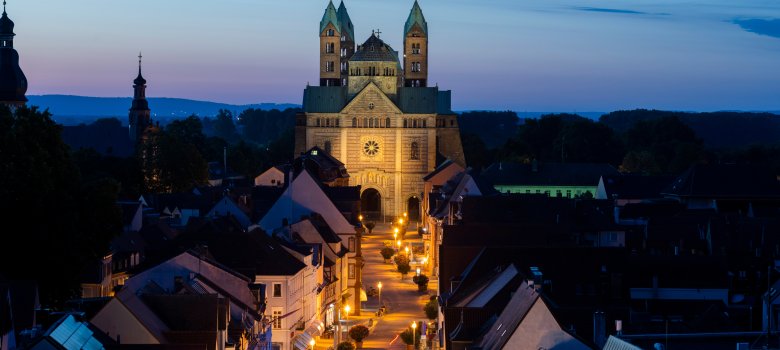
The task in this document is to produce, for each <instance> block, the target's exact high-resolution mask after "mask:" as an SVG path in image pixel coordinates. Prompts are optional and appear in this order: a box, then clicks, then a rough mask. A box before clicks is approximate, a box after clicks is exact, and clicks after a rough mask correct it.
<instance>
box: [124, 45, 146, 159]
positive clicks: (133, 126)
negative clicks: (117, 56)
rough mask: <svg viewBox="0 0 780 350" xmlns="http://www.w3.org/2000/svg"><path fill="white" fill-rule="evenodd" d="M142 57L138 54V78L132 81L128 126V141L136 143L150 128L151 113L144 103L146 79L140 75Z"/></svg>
mask: <svg viewBox="0 0 780 350" xmlns="http://www.w3.org/2000/svg"><path fill="white" fill-rule="evenodd" d="M142 58H143V56H142V55H141V53H140V52H139V53H138V76H137V77H136V78H135V80H133V104H132V106H131V107H130V114H129V123H128V124H129V126H130V139H131V140H133V141H134V142H136V143H138V142H139V141H140V140H141V137H142V136H143V134H144V131H146V128H148V127H149V126H151V124H152V120H151V111H150V110H149V102H148V101H146V79H144V77H143V75H141V59H142Z"/></svg>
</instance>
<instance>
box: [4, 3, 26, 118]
mask: <svg viewBox="0 0 780 350" xmlns="http://www.w3.org/2000/svg"><path fill="white" fill-rule="evenodd" d="M14 36H16V34H14V22H13V21H12V20H11V19H10V18H8V14H7V13H6V12H5V1H3V15H2V17H0V63H2V64H0V104H6V105H9V106H22V105H24V104H25V103H26V102H27V97H25V96H24V94H25V93H27V77H25V76H24V72H22V69H21V68H20V67H19V53H17V52H16V50H15V49H14Z"/></svg>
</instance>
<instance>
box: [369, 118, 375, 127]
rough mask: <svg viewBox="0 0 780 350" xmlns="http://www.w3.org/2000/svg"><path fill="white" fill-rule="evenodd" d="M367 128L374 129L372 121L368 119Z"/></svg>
mask: <svg viewBox="0 0 780 350" xmlns="http://www.w3.org/2000/svg"><path fill="white" fill-rule="evenodd" d="M368 127H369V128H373V127H374V119H368Z"/></svg>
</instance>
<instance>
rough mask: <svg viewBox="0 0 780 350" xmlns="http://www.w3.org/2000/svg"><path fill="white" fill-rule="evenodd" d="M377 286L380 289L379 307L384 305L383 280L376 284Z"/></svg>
mask: <svg viewBox="0 0 780 350" xmlns="http://www.w3.org/2000/svg"><path fill="white" fill-rule="evenodd" d="M376 288H377V289H379V307H380V308H381V307H382V282H379V283H377V284H376Z"/></svg>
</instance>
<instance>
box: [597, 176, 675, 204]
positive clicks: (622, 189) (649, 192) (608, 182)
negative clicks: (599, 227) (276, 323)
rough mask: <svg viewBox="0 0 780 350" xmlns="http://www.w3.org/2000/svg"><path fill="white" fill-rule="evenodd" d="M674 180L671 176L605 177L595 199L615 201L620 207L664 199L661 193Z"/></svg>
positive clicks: (600, 182) (600, 181) (600, 180)
mask: <svg viewBox="0 0 780 350" xmlns="http://www.w3.org/2000/svg"><path fill="white" fill-rule="evenodd" d="M673 180H674V178H672V177H669V176H646V175H634V174H624V175H604V176H602V177H601V179H599V185H598V189H596V193H595V198H596V199H608V200H613V201H615V205H617V206H619V207H623V206H625V205H626V204H629V203H641V202H643V201H647V200H652V199H658V198H663V196H661V191H663V189H664V188H666V187H667V186H669V184H670V183H672V181H673Z"/></svg>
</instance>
